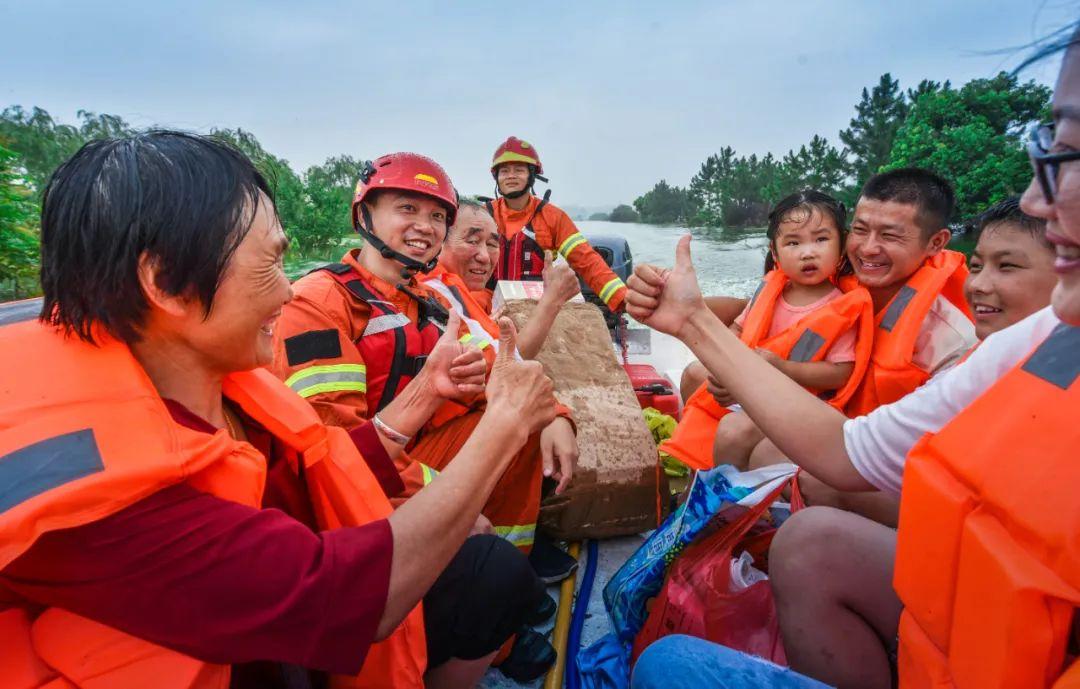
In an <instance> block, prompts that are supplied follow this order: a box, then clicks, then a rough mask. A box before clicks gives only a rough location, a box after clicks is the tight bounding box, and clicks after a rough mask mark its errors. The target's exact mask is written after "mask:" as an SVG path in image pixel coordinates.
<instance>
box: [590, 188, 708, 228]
mask: <svg viewBox="0 0 1080 689" xmlns="http://www.w3.org/2000/svg"><path fill="white" fill-rule="evenodd" d="M634 210H636V211H637V212H638V215H640V216H641V221H642V222H647V223H652V224H654V225H664V224H669V223H688V222H690V219H691V218H693V217H694V214H695V208H694V204H693V202H692V201H691V200H690V192H689V191H688V190H686V189H682V188H680V187H673V186H671V185H669V184H668V183H667V181H665V180H660V181H659V182H657V183H656V186H654V187H653V188H652V189H651V190H650V191H649V192H647V193H646V194H645V195H644V196H639V197H638V198H637V199H636V200H635V201H634ZM603 219H605V220H606V218H603Z"/></svg>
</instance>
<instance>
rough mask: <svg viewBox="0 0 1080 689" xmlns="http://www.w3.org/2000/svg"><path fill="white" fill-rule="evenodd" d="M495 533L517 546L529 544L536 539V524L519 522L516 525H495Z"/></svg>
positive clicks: (522, 546) (521, 546)
mask: <svg viewBox="0 0 1080 689" xmlns="http://www.w3.org/2000/svg"><path fill="white" fill-rule="evenodd" d="M495 535H496V536H498V537H499V538H505V539H506V540H508V541H510V543H511V544H512V545H515V546H517V547H518V548H524V547H525V546H530V545H532V544H533V541H534V540H535V539H536V524H535V523H533V524H519V525H517V526H496V527H495Z"/></svg>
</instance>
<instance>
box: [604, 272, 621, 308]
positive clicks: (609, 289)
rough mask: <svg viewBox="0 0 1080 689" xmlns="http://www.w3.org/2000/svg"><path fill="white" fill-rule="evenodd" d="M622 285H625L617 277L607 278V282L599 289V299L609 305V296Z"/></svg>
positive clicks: (613, 294)
mask: <svg viewBox="0 0 1080 689" xmlns="http://www.w3.org/2000/svg"><path fill="white" fill-rule="evenodd" d="M623 287H626V285H625V284H623V281H622V280H620V279H619V278H617V277H616V278H612V279H610V280H608V281H607V284H605V285H604V287H603V289H601V290H600V301H602V302H604V303H605V304H609V305H610V302H611V298H612V297H614V296H615V293H616V292H618V291H619V290H620V289H622V288H623Z"/></svg>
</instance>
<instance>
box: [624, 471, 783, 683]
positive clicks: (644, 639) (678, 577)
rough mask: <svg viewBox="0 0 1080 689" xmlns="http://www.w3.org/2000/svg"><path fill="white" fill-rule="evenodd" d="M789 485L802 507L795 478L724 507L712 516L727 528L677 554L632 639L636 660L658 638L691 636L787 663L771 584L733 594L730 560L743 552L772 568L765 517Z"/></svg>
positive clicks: (764, 568) (770, 535) (760, 565)
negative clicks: (756, 498) (753, 500)
mask: <svg viewBox="0 0 1080 689" xmlns="http://www.w3.org/2000/svg"><path fill="white" fill-rule="evenodd" d="M789 484H790V485H792V486H793V490H792V492H793V495H792V499H791V503H792V510H793V511H794V510H796V509H799V508H800V507H802V498H801V495H800V494H799V491H798V481H797V480H795V478H794V477H793V479H792V480H791V481H789V482H786V483H784V484H782V485H780V486H779V487H778V488H777V489H776V490H774V491H773V492H772V493H770V494H769V495H768V496H766V497H765V498H764V499H763V500H762V501H761V502H759V503H758V504H757V505H754V506H753V507H743V506H740V505H735V504H732V505H728V506H726V507H724V508H723V509H722V510H721V511H720V513H719V514H718V515H717V518H714V519H715V521H717V522H718V523H722V524H723V526H721V527H720V528H719V529H717V530H716V531H714V532H713V533H711V534H708V535H704V536H701V537H699V538H698V540H697V541H695V542H694V543H693V544H691V545H690V546H689V547H688V548H687V549H686V550H684V551H683V552H682V554H680V555H679V557H678V559H676V560H675V562H674V563H673V564H672V565H671V568H670V569H669V570H668V575H667V580H666V581H665V582H664V588H663V589H662V590H661V591H660V595H659V596H657V597H656V599H655V600H654V601H653V603H652V606H651V608H650V612H649V617H648V619H646V621H645V625H644V626H643V627H642V629H641V631H640V632H638V635H637V638H636V639H635V640H634V647H633V659H634V660H637V657H638V655H639V654H640V653H641V652H642V651H644V650H645V648H646V647H647V646H649V644H651V643H653V642H654V641H656V640H657V639H659V638H660V637H663V636H667V635H669V634H687V635H690V636H696V637H698V638H701V639H706V640H708V641H713V642H715V643H718V644H723V645H724V646H727V647H729V648H733V649H735V650H738V651H743V652H744V653H750V654H752V655H756V656H759V657H761V658H765V659H766V660H771V661H772V662H774V663H776V664H778V665H787V657H786V655H785V654H784V644H783V641H782V640H781V638H780V626H779V623H778V621H777V618H776V605H775V603H774V601H773V595H772V588H771V586H770V583H769V582H768V581H759V582H757V583H755V584H752V585H751V586H749V587H747V588H744V589H742V590H739V591H735V592H732V591H731V560H732V558H734V557H736V556H737V555H738V554H740V553H742V551H744V550H745V551H748V552H749V553H750V554H751V555H752V556H753V558H754V566H755V567H757V568H758V569H760V570H762V571H766V572H767V571H768V553H769V544H770V543H771V542H772V538H773V536H774V535H775V533H776V527H774V526H772V525H771V524H770V523H769V522H768V521H766V520H763V519H762V517H763V516H764V515H765V512H766V510H768V508H769V506H771V505H772V504H773V503H774V502H776V500H777V499H778V498H779V497H780V494H781V492H782V491H783V490H784V488H785V487H787V486H788V485H789Z"/></svg>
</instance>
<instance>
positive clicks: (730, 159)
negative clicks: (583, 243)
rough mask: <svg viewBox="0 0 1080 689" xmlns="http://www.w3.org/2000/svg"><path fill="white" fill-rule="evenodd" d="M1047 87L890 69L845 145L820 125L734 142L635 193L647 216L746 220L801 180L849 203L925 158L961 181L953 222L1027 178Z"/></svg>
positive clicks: (869, 93)
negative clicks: (872, 182) (914, 80)
mask: <svg viewBox="0 0 1080 689" xmlns="http://www.w3.org/2000/svg"><path fill="white" fill-rule="evenodd" d="M1049 103H1050V89H1049V88H1047V87H1045V86H1041V85H1039V84H1036V83H1035V82H1034V81H1029V82H1026V83H1020V82H1019V81H1018V80H1017V78H1016V77H1015V76H1014V75H1011V74H1008V73H1005V72H1002V73H1000V74H998V75H997V76H995V77H993V78H989V79H975V80H972V81H970V82H968V83H967V84H964V85H963V86H961V87H959V88H955V87H953V86H952V85H951V84H950V83H949V82H948V81H946V82H944V83H939V82H935V81H930V80H924V81H922V82H921V83H919V84H918V85H917V86H916V87H915V88H913V89H908V90H907V91H902V90H901V88H900V83H899V82H898V81H897V80H896V79H894V78H893V77H892V75H891V74H883V75H882V76H881V78H880V79H879V80H878V83H877V84H876V85H874V86H873V87H872V88H869V89H867V88H864V89H863V90H862V96H861V98H860V100H859V102H858V103H857V104H856V105H855V115H854V117H852V118H851V121H850V123H849V125H848V127H847V128H846V129H844V130H842V131H840V132H839V134H838V138H839V143H840V145H839V146H836V145H833V144H831V143H829V141H828V140H827V139H825V138H824V137H822V136H820V135H815V136H814V137H813V138H811V139H810V141H809V142H808V143H807V144H805V145H803V146H800V147H799V149H798V150H792V151H788V152H787V153H786V154H785V155H783V156H781V157H776V156H774V155H773V154H772V153H766V154H765V155H764V156H758V155H756V154H751V155H749V156H741V155H739V154H738V153H737V152H736V151H735V149H734V148H732V147H731V146H725V147H723V148H721V149H720V150H719V152H717V153H714V154H713V155H710V156H709V157H708V158H706V159H705V161H704V162H703V163H702V164H701V168H700V169H699V170H698V173H697V174H696V175H694V177H693V178H692V179H691V180H690V182H689V184H688V185H687V186H685V187H678V186H672V185H670V184H669V183H668V182H667V181H666V180H660V181H659V182H657V183H656V185H655V186H654V187H653V188H652V189H651V190H649V191H648V192H647V193H645V194H643V195H642V196H639V197H638V198H637V199H636V200H635V201H634V208H635V209H636V210H637V212H638V215H639V216H640V217H641V220H642V221H643V222H649V223H659V224H664V223H683V224H688V225H692V226H713V227H715V226H722V227H747V226H760V225H763V224H765V222H766V216H767V214H768V209H769V207H770V206H772V205H773V204H774V203H776V202H777V201H779V200H780V199H781V198H783V197H784V196H786V195H788V194H790V193H792V192H794V191H798V190H800V189H808V188H812V189H817V190H819V191H823V192H825V193H828V194H832V195H833V196H836V197H837V198H839V199H840V200H842V201H844V203H846V204H847V205H848V207H851V206H852V205H853V204H854V202H855V201H856V199H857V196H858V192H859V189H860V188H861V187H862V185H863V183H864V182H866V180H867V179H869V178H870V176H872V175H874V174H876V173H877V172H881V171H885V170H890V169H894V168H899V167H911V166H915V167H924V168H928V169H931V170H934V171H935V172H938V173H940V174H942V175H943V176H945V177H946V178H947V179H948V180H950V181H951V182H952V183H953V185H954V186H955V188H956V195H957V209H956V216H955V217H954V218H953V220H954V221H956V222H962V221H965V220H967V219H969V218H972V217H974V216H975V215H977V214H978V213H979V212H981V211H982V210H983V209H985V208H986V207H987V206H989V205H991V204H993V203H996V202H997V201H1000V200H1001V199H1003V198H1005V197H1007V196H1010V195H1012V194H1017V193H1019V192H1020V191H1022V190H1023V189H1024V187H1026V186H1027V183H1028V181H1029V180H1030V178H1031V168H1030V165H1029V164H1028V162H1027V155H1026V153H1025V151H1024V142H1023V140H1022V139H1023V135H1024V132H1025V131H1026V129H1027V127H1028V126H1029V125H1030V124H1031V123H1033V122H1036V121H1039V120H1045V119H1048V117H1049V107H1050V106H1049Z"/></svg>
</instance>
